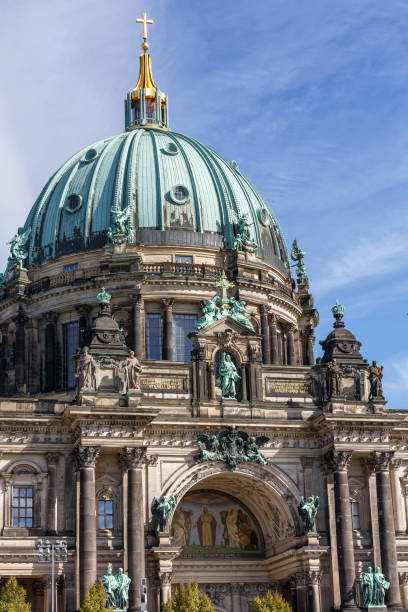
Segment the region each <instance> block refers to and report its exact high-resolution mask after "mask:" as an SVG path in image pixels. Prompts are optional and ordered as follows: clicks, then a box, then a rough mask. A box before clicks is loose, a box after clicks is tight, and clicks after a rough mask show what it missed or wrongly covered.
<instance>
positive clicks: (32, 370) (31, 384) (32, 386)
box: [25, 317, 40, 394]
mask: <svg viewBox="0 0 408 612" xmlns="http://www.w3.org/2000/svg"><path fill="white" fill-rule="evenodd" d="M25 353H26V355H25V361H26V363H27V364H28V367H27V375H26V378H27V380H26V383H27V392H28V393H30V394H34V393H38V392H39V391H40V371H39V367H38V319H34V318H33V317H30V318H29V319H28V325H27V342H26V350H25Z"/></svg>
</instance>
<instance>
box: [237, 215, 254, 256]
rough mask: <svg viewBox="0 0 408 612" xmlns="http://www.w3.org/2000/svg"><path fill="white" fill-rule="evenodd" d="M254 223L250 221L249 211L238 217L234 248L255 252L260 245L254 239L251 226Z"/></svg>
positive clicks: (239, 250)
mask: <svg viewBox="0 0 408 612" xmlns="http://www.w3.org/2000/svg"><path fill="white" fill-rule="evenodd" d="M251 225H253V223H250V222H249V218H248V213H244V214H243V215H241V216H240V217H236V230H235V239H234V250H235V251H238V252H241V253H245V252H246V253H254V251H256V249H257V247H258V245H257V243H256V242H255V241H254V240H252V238H251V232H250V231H249V228H250V227H251Z"/></svg>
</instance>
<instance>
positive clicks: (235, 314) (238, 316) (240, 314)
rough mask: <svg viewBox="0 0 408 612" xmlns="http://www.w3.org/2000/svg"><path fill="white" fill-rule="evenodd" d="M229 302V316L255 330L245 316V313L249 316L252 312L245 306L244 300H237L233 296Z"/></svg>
mask: <svg viewBox="0 0 408 612" xmlns="http://www.w3.org/2000/svg"><path fill="white" fill-rule="evenodd" d="M230 304H231V310H230V312H229V315H230V317H232V318H233V319H235V321H237V322H238V323H241V325H244V326H245V327H247V328H248V329H250V330H251V331H255V330H254V326H253V325H252V323H251V321H250V320H249V319H248V318H247V316H246V315H249V316H251V315H252V312H249V310H247V309H246V308H245V302H244V300H242V301H241V302H239V301H238V300H236V299H235V298H234V297H232V298H230Z"/></svg>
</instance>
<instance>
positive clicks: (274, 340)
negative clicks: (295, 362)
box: [269, 314, 279, 365]
mask: <svg viewBox="0 0 408 612" xmlns="http://www.w3.org/2000/svg"><path fill="white" fill-rule="evenodd" d="M276 324H277V321H276V315H274V314H271V319H270V323H269V328H270V331H271V356H272V363H273V364H274V365H277V364H278V363H279V347H278V330H277V329H276Z"/></svg>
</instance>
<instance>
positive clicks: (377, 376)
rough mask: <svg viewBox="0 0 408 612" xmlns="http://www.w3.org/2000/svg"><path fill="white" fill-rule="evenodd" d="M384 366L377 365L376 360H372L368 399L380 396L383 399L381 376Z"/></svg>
mask: <svg viewBox="0 0 408 612" xmlns="http://www.w3.org/2000/svg"><path fill="white" fill-rule="evenodd" d="M383 371H384V366H378V365H377V362H376V361H373V363H372V365H371V366H370V376H369V380H370V397H369V399H370V400H372V399H376V398H380V399H383V388H382V378H383Z"/></svg>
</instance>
